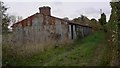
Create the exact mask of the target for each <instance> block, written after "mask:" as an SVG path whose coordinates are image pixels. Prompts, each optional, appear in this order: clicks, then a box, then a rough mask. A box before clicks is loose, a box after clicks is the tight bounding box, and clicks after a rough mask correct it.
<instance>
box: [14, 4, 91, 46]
mask: <svg viewBox="0 0 120 68" xmlns="http://www.w3.org/2000/svg"><path fill="white" fill-rule="evenodd" d="M12 27H13V33H14V39H13V41H14V42H15V43H19V44H27V43H42V42H47V41H54V42H65V41H68V40H72V39H76V38H78V37H84V36H86V35H88V34H90V33H91V27H89V26H86V25H81V24H80V23H76V22H72V21H69V20H64V19H60V18H57V17H54V16H51V8H50V7H47V6H44V7H40V8H39V13H35V14H34V15H31V16H30V17H28V18H26V19H24V20H22V21H20V22H17V23H15V24H14V25H13V26H12Z"/></svg>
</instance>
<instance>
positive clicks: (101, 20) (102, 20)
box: [99, 13, 107, 26]
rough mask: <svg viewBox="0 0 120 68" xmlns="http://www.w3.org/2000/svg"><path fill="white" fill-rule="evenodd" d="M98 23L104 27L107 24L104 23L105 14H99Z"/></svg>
mask: <svg viewBox="0 0 120 68" xmlns="http://www.w3.org/2000/svg"><path fill="white" fill-rule="evenodd" d="M99 22H100V24H101V25H102V26H104V25H105V24H106V23H107V22H106V15H105V13H102V14H101V18H100V19H99Z"/></svg>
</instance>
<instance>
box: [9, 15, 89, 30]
mask: <svg viewBox="0 0 120 68" xmlns="http://www.w3.org/2000/svg"><path fill="white" fill-rule="evenodd" d="M37 14H42V13H35V14H33V15H31V16H29V17H27V18H25V19H23V20H21V21H19V22H17V23H15V24H13V25H12V26H11V27H14V25H16V24H22V23H25V22H24V21H25V20H27V19H28V18H32V17H33V16H35V15H37ZM42 15H44V14H42ZM50 17H53V18H56V19H59V20H63V21H66V22H67V23H69V24H74V25H80V26H84V27H90V26H87V25H84V24H81V23H79V22H73V21H70V20H64V19H61V18H58V17H54V16H50ZM90 28H91V27H90Z"/></svg>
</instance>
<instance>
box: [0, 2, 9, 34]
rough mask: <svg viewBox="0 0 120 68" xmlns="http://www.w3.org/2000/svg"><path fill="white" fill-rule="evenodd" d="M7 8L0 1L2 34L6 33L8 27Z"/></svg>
mask: <svg viewBox="0 0 120 68" xmlns="http://www.w3.org/2000/svg"><path fill="white" fill-rule="evenodd" d="M7 9H8V8H7V7H6V6H4V2H1V1H0V13H1V20H2V23H1V24H2V33H8V30H9V29H8V25H9V21H10V20H9V17H8V14H6V11H7Z"/></svg>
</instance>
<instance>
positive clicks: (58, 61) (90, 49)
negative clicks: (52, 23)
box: [7, 32, 109, 66]
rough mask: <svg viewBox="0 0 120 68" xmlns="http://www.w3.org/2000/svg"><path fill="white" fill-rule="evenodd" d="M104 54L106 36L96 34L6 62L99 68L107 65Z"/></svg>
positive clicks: (12, 63)
mask: <svg viewBox="0 0 120 68" xmlns="http://www.w3.org/2000/svg"><path fill="white" fill-rule="evenodd" d="M105 53H107V42H106V34H105V33H103V32H96V33H94V34H93V35H90V36H88V37H85V38H84V39H82V40H81V39H78V40H75V41H74V43H71V44H62V47H57V48H52V49H49V50H46V51H43V52H39V53H37V54H34V55H33V56H31V57H25V58H19V59H18V58H16V59H12V60H10V59H11V58H10V59H8V60H9V61H8V60H7V61H8V63H9V64H10V65H23V66H86V65H87V66H88V65H94V66H99V65H108V63H109V61H108V60H109V59H106V56H107V55H106V54H105ZM103 59H104V60H103Z"/></svg>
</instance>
